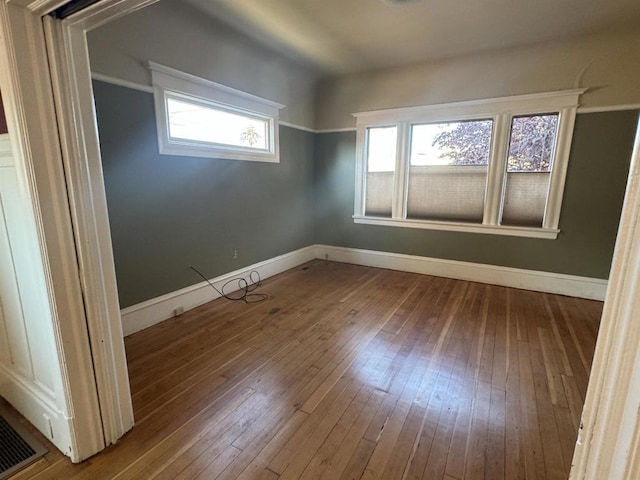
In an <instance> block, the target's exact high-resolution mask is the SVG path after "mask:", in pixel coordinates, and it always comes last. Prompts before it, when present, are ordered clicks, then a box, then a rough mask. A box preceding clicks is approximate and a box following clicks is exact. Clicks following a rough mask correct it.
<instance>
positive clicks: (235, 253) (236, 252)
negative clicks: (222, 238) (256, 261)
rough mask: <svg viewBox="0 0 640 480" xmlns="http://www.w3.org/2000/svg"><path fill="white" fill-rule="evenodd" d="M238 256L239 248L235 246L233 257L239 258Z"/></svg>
mask: <svg viewBox="0 0 640 480" xmlns="http://www.w3.org/2000/svg"><path fill="white" fill-rule="evenodd" d="M237 258H238V249H237V248H234V249H233V259H234V260H235V259H237Z"/></svg>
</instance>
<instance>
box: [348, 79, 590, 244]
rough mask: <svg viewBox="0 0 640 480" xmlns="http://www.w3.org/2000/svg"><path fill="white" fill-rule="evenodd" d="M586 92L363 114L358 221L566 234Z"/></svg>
mask: <svg viewBox="0 0 640 480" xmlns="http://www.w3.org/2000/svg"><path fill="white" fill-rule="evenodd" d="M581 93H582V90H571V91H564V92H556V93H548V94H537V95H523V96H518V97H506V98H498V99H491V100H479V101H472V102H460V103H454V104H443V105H435V106H425V107H412V108H402V109H394V110H384V111H378V112H365V113H359V114H356V115H355V116H356V118H357V123H358V161H357V175H356V199H355V212H354V221H355V222H356V223H369V224H377V225H392V226H404V227H412V228H431V229H440V230H459V231H471V232H480V233H496V234H504V235H517V236H530V237H539V238H556V237H557V234H558V232H559V230H558V220H559V217H560V206H561V203H562V193H563V189H564V179H565V175H566V168H567V161H568V157H569V147H570V143H571V136H572V133H573V125H574V122H575V114H576V109H577V105H578V98H579V95H580V94H581Z"/></svg>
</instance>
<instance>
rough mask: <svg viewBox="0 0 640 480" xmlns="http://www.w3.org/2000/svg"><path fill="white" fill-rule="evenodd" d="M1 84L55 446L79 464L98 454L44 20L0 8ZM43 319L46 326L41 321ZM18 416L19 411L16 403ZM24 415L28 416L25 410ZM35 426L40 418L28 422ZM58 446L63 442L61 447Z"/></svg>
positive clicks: (92, 382) (98, 425)
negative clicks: (38, 287)
mask: <svg viewBox="0 0 640 480" xmlns="http://www.w3.org/2000/svg"><path fill="white" fill-rule="evenodd" d="M0 32H1V33H0V83H1V86H2V94H3V103H4V107H5V113H6V116H7V122H8V124H9V126H10V130H11V141H12V146H13V147H14V158H15V163H16V168H17V172H18V177H19V178H20V179H21V180H20V181H21V184H22V187H23V188H24V192H25V195H26V196H28V198H29V199H30V204H31V205H30V208H29V210H30V212H29V215H28V216H29V218H28V221H29V222H30V223H31V224H32V226H33V229H34V239H33V241H34V244H35V245H37V246H36V247H35V248H34V249H33V257H34V262H37V264H38V269H39V272H38V276H39V277H40V278H42V289H43V291H42V294H41V295H40V296H39V298H42V299H44V300H45V301H46V302H47V304H48V310H49V312H50V315H51V319H50V326H51V331H52V333H51V335H50V337H51V338H50V340H51V342H52V347H53V348H55V350H56V355H55V356H52V358H51V359H50V361H51V362H52V364H57V368H58V369H59V374H57V373H56V374H55V375H52V382H53V383H54V384H55V390H56V404H57V408H58V409H59V410H60V411H62V412H64V415H65V416H67V417H68V419H69V422H68V425H67V428H68V429H69V430H68V432H67V433H66V435H65V436H63V435H60V436H59V437H57V438H56V439H54V442H53V443H54V444H55V445H56V446H57V447H58V448H59V449H60V450H61V451H63V452H65V453H67V454H68V455H69V456H70V457H71V460H72V461H74V462H78V461H81V460H83V459H84V458H87V456H89V455H91V454H93V453H95V452H97V451H99V450H101V449H102V448H104V435H103V429H102V420H101V416H100V410H99V404H98V398H97V394H96V379H95V375H94V371H93V358H92V352H91V348H90V344H89V338H88V332H87V325H86V317H85V308H84V307H85V306H84V302H83V296H82V290H81V283H80V273H79V267H78V257H77V256H76V249H75V247H76V245H75V241H74V238H73V226H72V222H71V216H70V212H69V197H68V193H69V192H68V190H67V188H66V184H65V172H64V166H63V161H62V158H61V144H60V136H59V131H58V125H57V119H56V111H55V105H54V100H53V85H52V82H51V71H50V67H51V64H50V63H49V59H48V58H47V46H46V41H45V38H44V32H43V21H42V18H41V17H40V16H39V15H38V14H34V13H33V12H30V11H28V10H26V9H25V8H21V7H19V6H16V5H10V4H6V3H5V2H0ZM43 321H45V320H43ZM18 407H19V408H18V410H21V405H18ZM27 413H29V412H27ZM28 419H29V420H30V421H31V422H33V423H34V424H35V425H38V424H40V423H41V422H40V421H39V419H32V418H28ZM62 442H64V443H62Z"/></svg>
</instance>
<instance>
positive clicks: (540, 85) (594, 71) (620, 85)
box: [316, 33, 640, 129]
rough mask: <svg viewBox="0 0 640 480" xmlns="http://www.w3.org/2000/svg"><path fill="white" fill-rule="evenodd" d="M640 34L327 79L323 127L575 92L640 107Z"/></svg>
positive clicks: (585, 100) (320, 99) (321, 105)
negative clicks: (413, 110)
mask: <svg viewBox="0 0 640 480" xmlns="http://www.w3.org/2000/svg"><path fill="white" fill-rule="evenodd" d="M639 76H640V33H624V34H611V35H607V36H597V37H588V38H582V39H578V40H573V41H564V42H555V43H551V44H544V45H537V46H531V47H526V48H516V49H507V50H501V51H492V52H487V53H483V54H478V55H472V56H467V57H458V58H452V59H448V60H440V61H436V62H428V63H421V64H417V65H410V66H405V67H399V68H390V69H384V70H377V71H374V72H367V73H361V74H354V75H347V76H343V77H338V78H331V79H326V80H323V81H321V82H320V84H319V89H318V94H317V120H316V128H318V129H336V128H347V127H354V126H355V119H354V118H353V117H352V116H351V114H352V113H356V112H363V111H369V110H380V109H385V108H396V107H408V106H414V105H429V104H434V103H444V102H454V101H462V100H475V99H480V98H491V97H500V96H508V95H518V94H526V93H538V92H546V91H554V90H562V89H569V88H575V87H588V88H589V91H588V92H587V93H585V94H584V95H582V97H581V104H582V106H584V107H601V106H612V105H623V104H640V83H639V82H638V81H637V78H638V77H639Z"/></svg>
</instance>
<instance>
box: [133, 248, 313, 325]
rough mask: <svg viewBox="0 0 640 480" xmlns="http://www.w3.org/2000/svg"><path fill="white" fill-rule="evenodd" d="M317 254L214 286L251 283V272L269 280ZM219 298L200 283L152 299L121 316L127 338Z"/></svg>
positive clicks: (270, 263)
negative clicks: (178, 311) (179, 310)
mask: <svg viewBox="0 0 640 480" xmlns="http://www.w3.org/2000/svg"><path fill="white" fill-rule="evenodd" d="M314 251H315V246H310V247H305V248H301V249H300V250H295V251H293V252H289V253H285V254H284V255H280V256H278V257H274V258H271V259H269V260H265V261H263V262H259V263H256V264H254V265H249V266H248V267H244V268H241V269H239V270H236V271H234V272H230V273H227V274H225V275H221V276H219V277H216V278H213V279H211V283H213V284H214V285H215V286H216V287H217V288H222V285H224V284H225V283H226V282H228V281H229V280H231V279H233V278H237V277H244V278H245V279H248V278H249V273H250V272H251V271H252V270H255V271H257V272H258V273H259V274H260V278H262V279H265V278H269V277H272V276H274V275H277V274H278V273H282V272H284V271H286V270H289V269H291V268H294V267H297V266H298V265H302V264H303V263H306V262H308V261H310V260H313V259H314V258H315V257H314ZM231 291H232V290H228V292H229V293H230V292H231ZM219 296H220V295H218V294H217V293H216V292H215V291H214V290H213V289H212V288H211V286H210V285H209V284H208V283H207V282H200V283H198V284H196V285H192V286H190V287H186V288H183V289H181V290H177V291H175V292H171V293H168V294H166V295H162V296H161V297H156V298H152V299H151V300H147V301H146V302H142V303H138V304H136V305H133V306H131V307H127V308H125V309H123V310H122V312H121V315H122V329H123V331H124V335H125V336H127V335H131V334H132V333H135V332H138V331H140V330H143V329H145V328H147V327H150V326H152V325H155V324H156V323H160V322H162V321H164V320H167V319H169V318H172V317H173V316H174V311H175V309H177V308H184V310H185V311H187V310H191V309H192V308H195V307H198V306H200V305H203V304H205V303H207V302H210V301H211V300H215V299H216V298H218V297H219Z"/></svg>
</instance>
